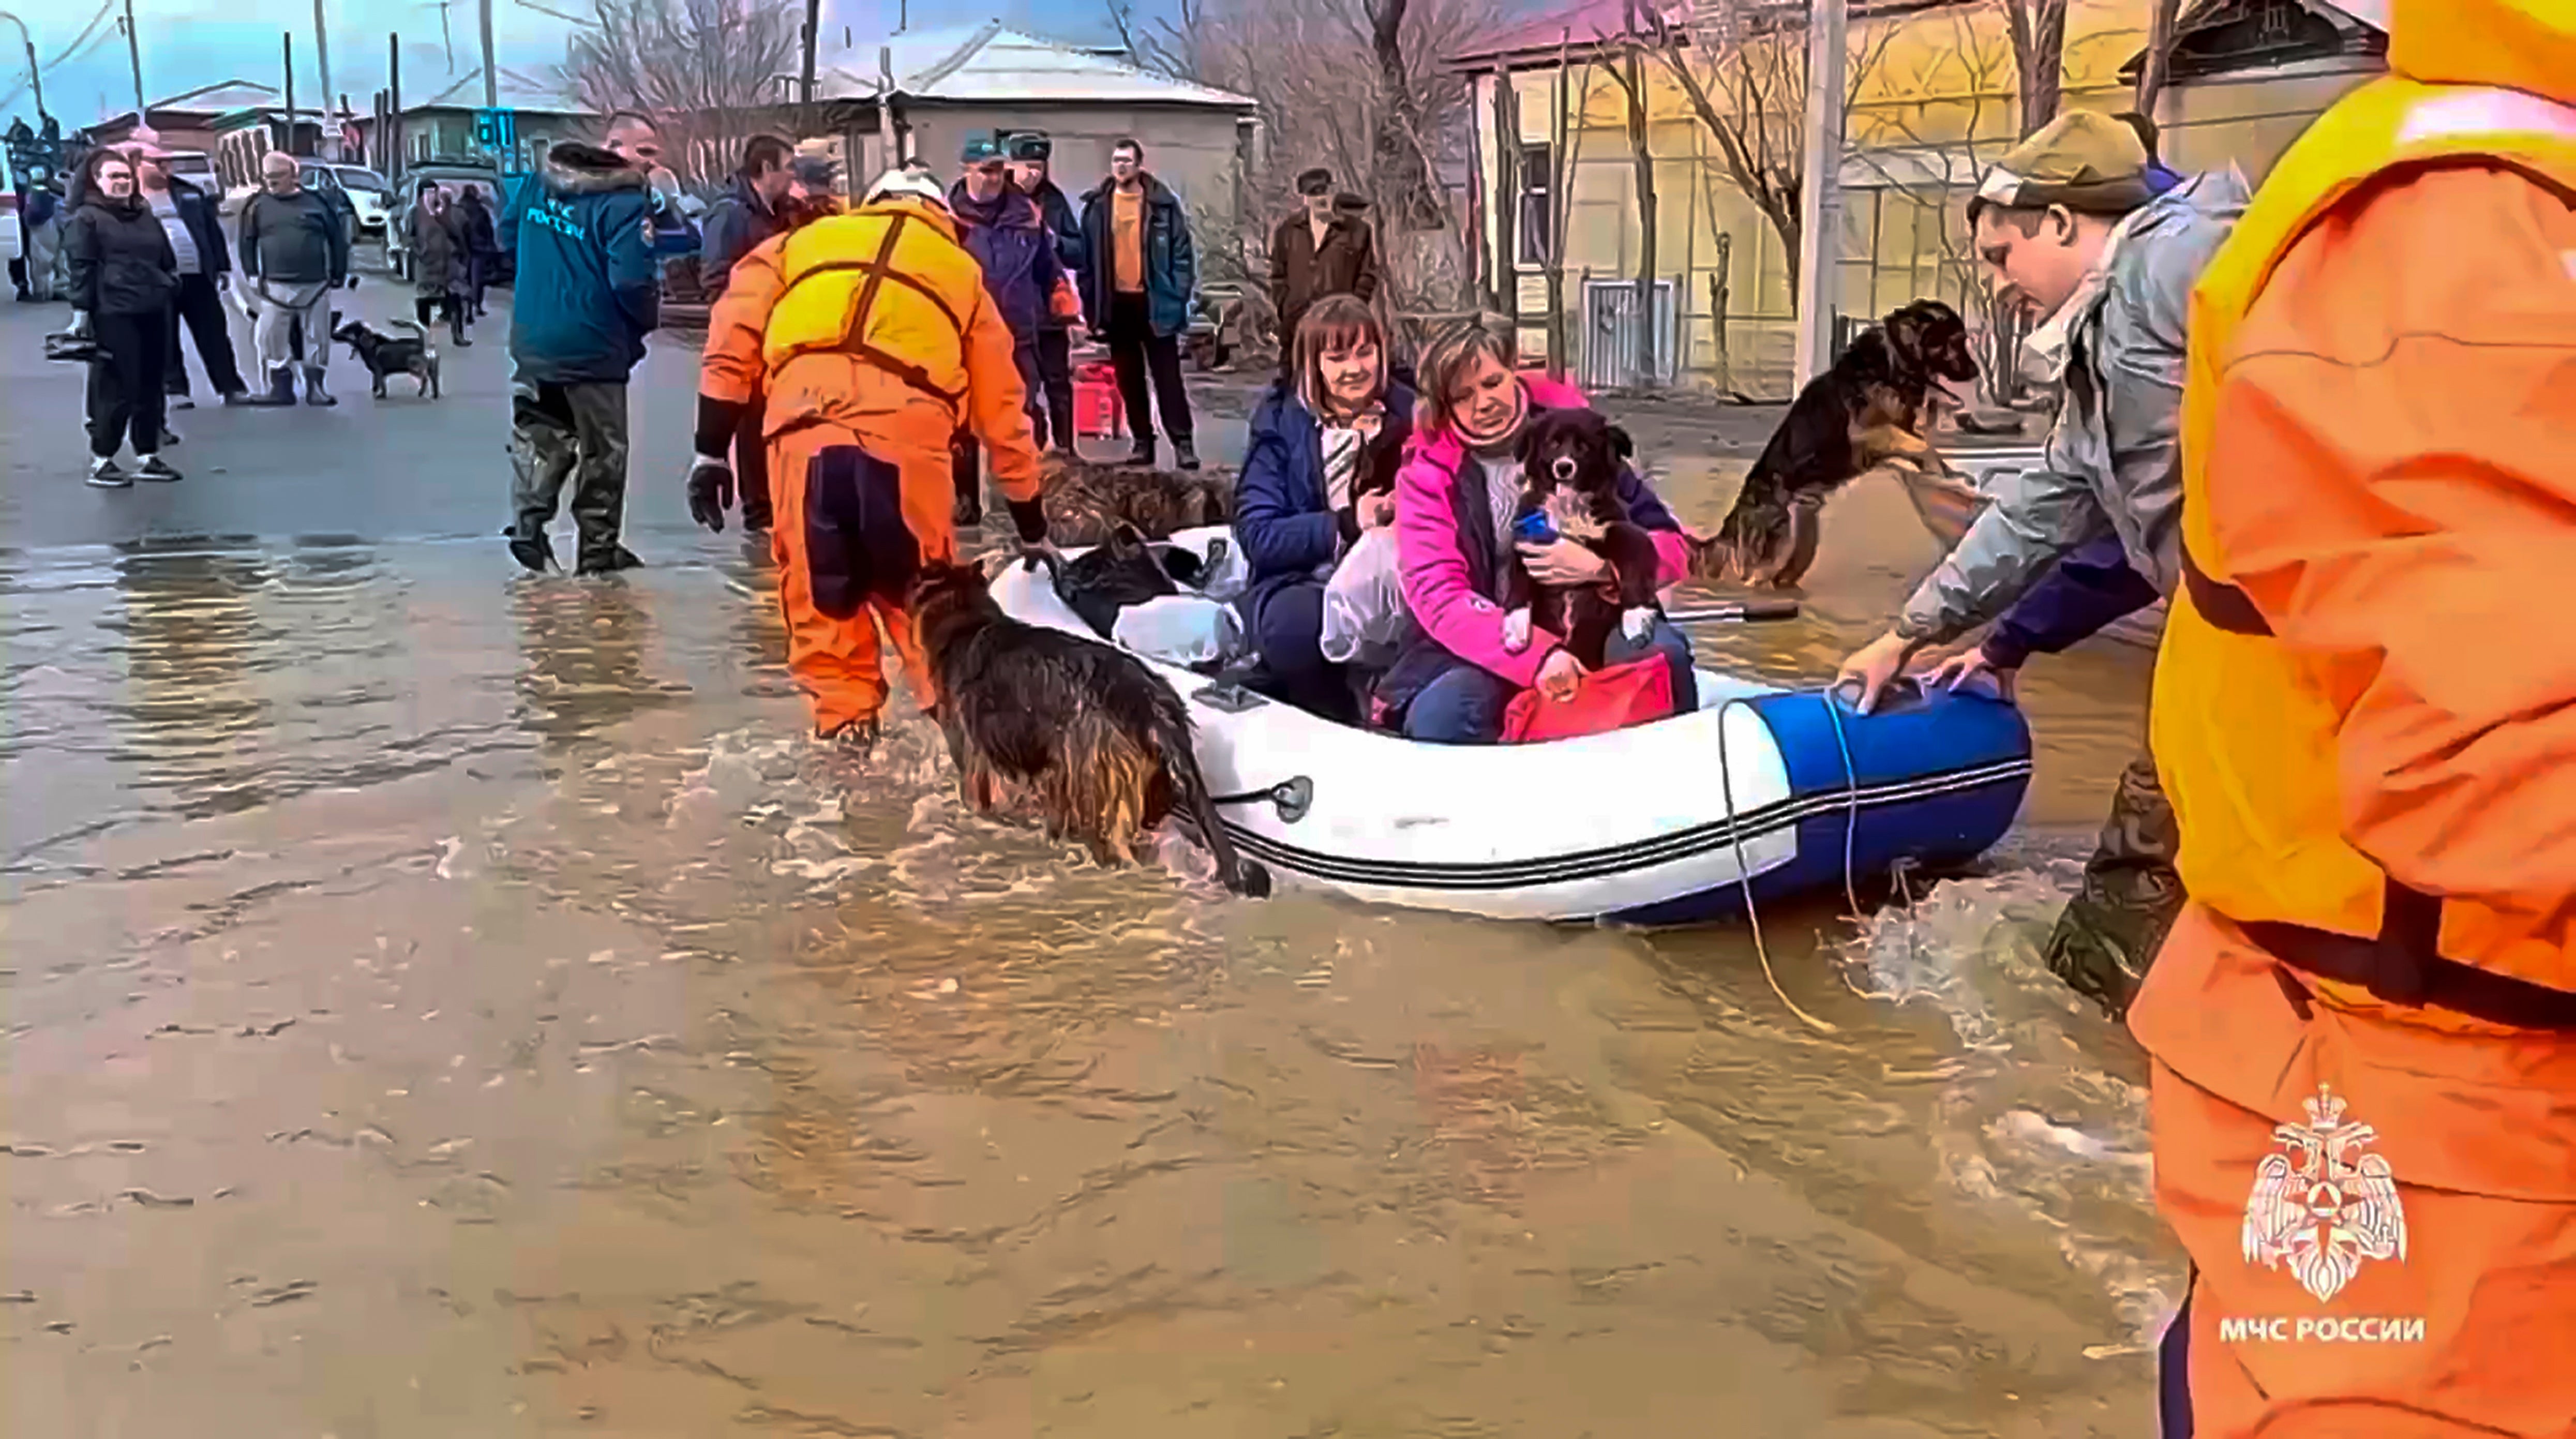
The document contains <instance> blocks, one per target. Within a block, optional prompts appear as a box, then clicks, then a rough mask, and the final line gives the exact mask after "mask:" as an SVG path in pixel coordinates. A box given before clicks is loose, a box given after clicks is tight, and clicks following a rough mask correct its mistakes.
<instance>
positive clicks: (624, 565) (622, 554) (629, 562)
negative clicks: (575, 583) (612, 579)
mask: <svg viewBox="0 0 2576 1439" xmlns="http://www.w3.org/2000/svg"><path fill="white" fill-rule="evenodd" d="M643 565H644V561H643V560H641V559H639V558H638V557H637V556H636V554H635V552H634V551H633V550H630V549H628V548H626V547H625V546H624V545H610V546H609V547H608V548H607V549H606V550H604V551H603V550H590V549H585V550H583V551H582V555H581V563H580V564H578V565H575V566H574V567H573V571H572V572H573V573H574V574H576V575H613V574H615V573H617V572H618V571H619V570H632V569H641V568H642V567H643Z"/></svg>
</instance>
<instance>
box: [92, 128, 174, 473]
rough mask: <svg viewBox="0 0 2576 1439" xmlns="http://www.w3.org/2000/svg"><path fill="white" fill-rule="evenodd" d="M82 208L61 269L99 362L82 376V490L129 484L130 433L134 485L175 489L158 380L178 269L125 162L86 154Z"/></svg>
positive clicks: (118, 156)
mask: <svg viewBox="0 0 2576 1439" xmlns="http://www.w3.org/2000/svg"><path fill="white" fill-rule="evenodd" d="M81 175H82V181H83V183H82V185H81V192H82V193H81V204H80V208H79V209H77V210H75V211H73V213H72V218H71V223H70V224H69V225H68V226H66V227H65V229H64V235H63V249H64V252H65V255H66V257H67V258H68V260H69V261H70V278H71V301H72V312H73V313H72V328H73V329H74V330H75V331H79V332H85V333H87V334H89V335H91V336H93V337H95V338H96V339H97V341H98V344H99V348H100V349H101V350H103V351H105V352H106V353H105V356H104V357H103V358H102V359H101V360H100V361H99V362H98V363H96V364H94V365H93V366H91V369H90V396H89V452H90V456H91V458H90V466H89V482H90V484H92V485H94V486H96V487H98V488H100V489H123V488H125V487H126V486H128V485H130V484H132V483H133V482H134V480H133V479H129V478H128V477H127V476H126V474H125V472H124V471H123V470H121V469H119V468H118V467H117V463H116V451H117V449H118V447H119V446H121V445H122V444H124V443H125V438H126V435H127V432H128V431H129V430H130V431H131V432H132V434H133V437H134V456H135V458H136V459H137V460H138V461H140V462H141V466H140V468H139V469H137V470H136V471H135V475H134V479H145V480H175V479H177V478H179V472H178V471H177V470H174V469H172V468H170V466H169V465H168V464H167V463H165V462H164V461H163V460H162V458H161V455H160V448H161V444H160V441H161V433H162V429H161V422H162V413H163V411H162V399H163V396H162V390H161V370H162V366H163V365H164V364H165V363H166V362H167V359H168V354H169V345H170V305H171V302H172V301H173V300H174V299H175V298H177V296H178V293H179V260H178V257H177V256H176V255H175V254H173V253H172V252H171V249H170V237H169V236H168V235H167V234H165V233H164V232H163V231H162V229H161V222H160V221H159V220H158V219H156V218H154V217H153V214H152V211H151V209H150V207H148V206H146V205H145V204H144V203H143V197H142V196H141V195H139V194H137V193H136V192H135V188H134V162H133V161H132V160H130V159H128V158H127V157H126V155H125V153H124V152H123V151H121V150H113V149H106V148H102V149H99V150H95V151H92V152H91V154H90V156H89V158H88V160H87V161H86V162H85V163H84V164H83V165H82V166H81Z"/></svg>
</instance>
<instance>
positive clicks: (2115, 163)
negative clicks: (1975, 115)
mask: <svg viewBox="0 0 2576 1439" xmlns="http://www.w3.org/2000/svg"><path fill="white" fill-rule="evenodd" d="M2155 193H2156V187H2155V185H2154V184H2153V183H2152V182H2151V181H2150V180H2149V179H2148V176H2147V147H2146V146H2145V145H2144V144H2142V143H2140V141H2139V139H2138V134H2137V132H2136V131H2135V130H2132V129H2130V128H2129V127H2128V126H2127V125H2126V124H2123V123H2122V122H2120V121H2118V120H2115V119H2112V118H2111V117H2110V116H2108V115H2104V114H2100V113H2097V112H2095V111H2092V110H2074V111H2069V112H2068V113H2066V114H2063V115H2060V116H2058V117H2057V118H2056V119H2054V120H2051V121H2049V122H2048V123H2047V124H2045V125H2042V126H2041V127H2039V129H2038V131H2037V132H2036V133H2034V134H2033V135H2031V137H2030V138H2029V139H2026V140H2024V141H2022V142H2021V143H2020V144H2018V145H2015V146H2013V147H2012V148H2011V149H2009V150H2006V151H2005V152H2004V153H2003V158H2002V159H2000V160H1997V161H1996V162H1995V165H1994V168H1993V169H1991V170H1988V171H1987V172H1986V178H1985V180H1984V182H1983V183H1981V184H1979V185H1978V186H1977V193H1976V197H1975V198H1973V199H1971V200H1970V201H1968V223H1969V224H1971V225H1974V224H1975V223H1977V212H1978V211H1980V210H1982V209H1984V208H1985V207H1986V206H1988V205H2003V206H2006V207H2009V208H2012V209H2025V210H2036V209H2044V208H2046V207H2048V206H2050V205H2063V206H2065V207H2066V208H2067V209H2069V210H2075V211H2080V212H2083V213H2087V214H2095V215H2125V214H2127V213H2128V212H2130V211H2131V210H2134V209H2136V208H2138V207H2139V206H2140V205H2143V204H2145V203H2147V201H2148V200H2149V199H2151V198H2153V197H2154V195H2155Z"/></svg>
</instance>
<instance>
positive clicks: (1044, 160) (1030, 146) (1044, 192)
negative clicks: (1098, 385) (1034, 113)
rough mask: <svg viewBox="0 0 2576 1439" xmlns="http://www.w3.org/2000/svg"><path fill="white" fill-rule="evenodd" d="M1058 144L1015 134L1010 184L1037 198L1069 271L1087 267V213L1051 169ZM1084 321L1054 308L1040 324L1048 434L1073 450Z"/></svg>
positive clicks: (1040, 361)
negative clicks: (1076, 352)
mask: <svg viewBox="0 0 2576 1439" xmlns="http://www.w3.org/2000/svg"><path fill="white" fill-rule="evenodd" d="M1054 154H1055V146H1054V144H1053V142H1051V141H1049V140H1048V139H1047V137H1046V136H1044V135H1016V136H1013V137H1012V139H1011V186H1012V188H1014V189H1016V190H1018V191H1019V192H1020V193H1021V194H1023V195H1026V196H1028V197H1029V198H1030V199H1032V200H1035V201H1037V203H1038V213H1039V214H1040V215H1042V216H1044V217H1045V218H1046V227H1047V233H1049V234H1051V235H1053V236H1055V254H1056V259H1057V260H1059V261H1061V262H1062V263H1063V265H1064V271H1065V273H1066V274H1068V275H1079V274H1081V273H1082V255H1083V250H1082V217H1081V216H1080V215H1079V214H1076V213H1075V211H1074V208H1073V201H1072V199H1071V198H1069V197H1068V196H1066V194H1065V193H1064V191H1063V189H1062V188H1061V187H1059V186H1058V185H1057V184H1056V182H1055V180H1054V179H1053V178H1052V177H1051V176H1050V175H1049V173H1048V170H1049V164H1050V161H1051V159H1052V157H1053V156H1054ZM1080 328H1081V321H1079V320H1076V319H1063V318H1059V317H1057V316H1056V315H1054V314H1052V313H1050V314H1049V315H1048V316H1047V317H1046V319H1045V320H1044V321H1042V322H1041V323H1040V325H1039V327H1038V382H1039V389H1040V390H1041V391H1042V392H1043V393H1044V395H1045V398H1046V423H1047V438H1048V440H1049V442H1050V443H1051V444H1052V445H1053V446H1054V448H1056V449H1058V450H1061V451H1063V452H1064V453H1066V454H1071V453H1073V439H1074V436H1073V332H1074V331H1075V330H1077V329H1080Z"/></svg>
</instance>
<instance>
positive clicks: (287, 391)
mask: <svg viewBox="0 0 2576 1439" xmlns="http://www.w3.org/2000/svg"><path fill="white" fill-rule="evenodd" d="M242 403H243V404H245V405H263V406H276V405H291V404H294V403H295V367H294V366H292V365H271V366H269V367H268V389H267V391H266V392H265V393H261V394H254V395H252V396H250V397H249V398H248V399H245V400H243V401H242Z"/></svg>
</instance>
